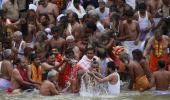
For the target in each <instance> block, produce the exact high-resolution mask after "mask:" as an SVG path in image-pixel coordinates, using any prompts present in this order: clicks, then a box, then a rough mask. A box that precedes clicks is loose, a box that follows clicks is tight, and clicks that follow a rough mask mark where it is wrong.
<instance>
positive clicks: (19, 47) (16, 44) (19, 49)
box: [12, 31, 26, 59]
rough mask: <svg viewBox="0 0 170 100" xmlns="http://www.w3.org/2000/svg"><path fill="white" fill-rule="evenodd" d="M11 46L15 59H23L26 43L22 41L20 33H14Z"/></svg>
mask: <svg viewBox="0 0 170 100" xmlns="http://www.w3.org/2000/svg"><path fill="white" fill-rule="evenodd" d="M12 44H13V47H12V50H13V51H14V52H15V53H16V55H17V58H21V59H22V58H23V57H24V49H25V46H26V43H25V41H24V40H23V37H22V33H21V32H20V31H16V32H14V35H13V43H12Z"/></svg>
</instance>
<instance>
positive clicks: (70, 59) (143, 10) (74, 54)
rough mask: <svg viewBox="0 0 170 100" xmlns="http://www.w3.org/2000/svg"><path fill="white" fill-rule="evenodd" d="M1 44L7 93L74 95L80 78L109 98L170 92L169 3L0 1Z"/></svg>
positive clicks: (0, 74) (0, 69)
mask: <svg viewBox="0 0 170 100" xmlns="http://www.w3.org/2000/svg"><path fill="white" fill-rule="evenodd" d="M0 41H1V56H2V57H1V61H0V89H2V90H4V91H6V92H7V93H13V92H16V91H20V92H22V91H24V90H32V89H38V90H39V93H40V94H41V95H44V96H52V95H59V94H60V93H65V92H67V93H79V92H80V88H81V81H82V78H81V77H82V76H83V74H84V73H87V74H89V76H90V77H92V78H93V80H95V81H96V82H97V83H99V84H100V83H107V85H108V86H107V88H108V89H107V90H108V93H110V94H118V93H120V92H121V88H120V87H121V86H120V85H121V82H122V81H128V80H130V81H129V85H128V87H127V88H128V89H129V90H137V91H145V90H148V89H151V88H152V87H156V90H163V91H164V90H169V84H170V56H169V54H170V0H0ZM94 85H95V84H94Z"/></svg>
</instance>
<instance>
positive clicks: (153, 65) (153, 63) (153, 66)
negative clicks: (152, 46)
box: [149, 52, 168, 72]
mask: <svg viewBox="0 0 170 100" xmlns="http://www.w3.org/2000/svg"><path fill="white" fill-rule="evenodd" d="M160 59H161V60H164V61H165V63H166V64H167V62H168V55H162V56H161V57H157V56H155V55H154V54H153V53H152V52H151V53H150V56H149V67H150V70H151V72H155V71H157V70H158V61H159V60H160Z"/></svg>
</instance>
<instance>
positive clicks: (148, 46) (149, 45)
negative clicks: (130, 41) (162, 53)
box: [143, 37, 154, 57]
mask: <svg viewBox="0 0 170 100" xmlns="http://www.w3.org/2000/svg"><path fill="white" fill-rule="evenodd" d="M153 40H154V39H153V37H151V38H150V39H149V41H148V43H147V45H146V48H145V50H144V53H143V56H144V57H146V55H148V54H149V52H150V49H151V46H152V41H153Z"/></svg>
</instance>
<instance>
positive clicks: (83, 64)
mask: <svg viewBox="0 0 170 100" xmlns="http://www.w3.org/2000/svg"><path fill="white" fill-rule="evenodd" d="M93 58H95V59H96V60H98V57H96V56H94V57H93ZM92 61H93V59H88V58H87V56H86V55H84V56H83V57H82V59H81V60H80V61H79V62H78V65H79V66H80V67H81V68H82V69H83V70H84V71H88V70H89V68H90V67H91V63H92Z"/></svg>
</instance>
